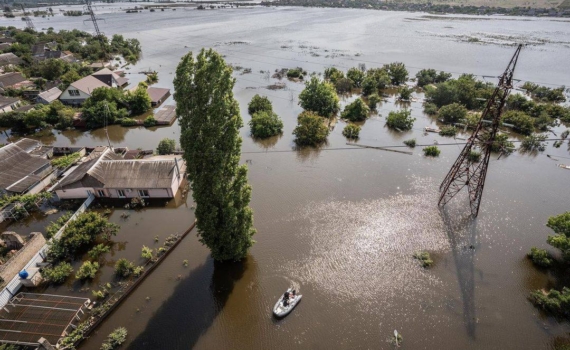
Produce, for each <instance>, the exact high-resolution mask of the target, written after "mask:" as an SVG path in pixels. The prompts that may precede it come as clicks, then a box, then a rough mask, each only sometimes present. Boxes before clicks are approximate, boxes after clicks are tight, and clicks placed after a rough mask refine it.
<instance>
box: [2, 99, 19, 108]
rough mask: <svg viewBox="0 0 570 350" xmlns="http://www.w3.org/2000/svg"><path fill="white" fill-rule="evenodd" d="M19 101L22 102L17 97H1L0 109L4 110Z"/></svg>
mask: <svg viewBox="0 0 570 350" xmlns="http://www.w3.org/2000/svg"><path fill="white" fill-rule="evenodd" d="M18 101H20V99H19V98H17V97H6V96H0V108H4V107H6V106H9V105H11V104H13V103H16V102H18Z"/></svg>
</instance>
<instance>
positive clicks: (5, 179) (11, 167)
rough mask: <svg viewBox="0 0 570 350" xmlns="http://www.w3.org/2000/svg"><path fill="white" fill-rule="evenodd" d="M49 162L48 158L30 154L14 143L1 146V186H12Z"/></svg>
mask: <svg viewBox="0 0 570 350" xmlns="http://www.w3.org/2000/svg"><path fill="white" fill-rule="evenodd" d="M48 164H49V161H48V160H46V159H43V158H40V157H33V156H31V155H29V154H28V153H27V152H26V151H24V150H23V149H21V148H20V147H18V145H16V144H14V143H11V144H8V145H6V146H4V147H2V148H0V188H3V189H6V188H8V187H10V186H12V185H13V184H14V183H16V182H18V181H20V180H22V179H23V178H25V177H26V176H29V175H33V174H34V173H35V172H37V171H39V170H40V169H42V168H44V167H45V166H46V165H48Z"/></svg>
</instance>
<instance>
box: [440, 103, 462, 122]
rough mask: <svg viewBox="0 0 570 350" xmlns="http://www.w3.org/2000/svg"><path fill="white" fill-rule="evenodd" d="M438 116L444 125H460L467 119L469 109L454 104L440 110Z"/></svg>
mask: <svg viewBox="0 0 570 350" xmlns="http://www.w3.org/2000/svg"><path fill="white" fill-rule="evenodd" d="M438 116H439V117H440V118H441V119H443V122H444V123H448V124H451V123H458V122H460V121H462V120H463V119H465V117H467V108H465V107H463V106H462V105H460V104H459V103H452V104H449V105H446V106H443V107H441V108H440V109H439V112H438Z"/></svg>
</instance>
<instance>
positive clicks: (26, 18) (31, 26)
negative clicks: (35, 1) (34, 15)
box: [20, 4, 36, 31]
mask: <svg viewBox="0 0 570 350" xmlns="http://www.w3.org/2000/svg"><path fill="white" fill-rule="evenodd" d="M20 6H22V11H23V12H24V20H25V21H26V27H28V28H30V29H31V30H33V31H35V30H36V27H35V26H34V23H33V22H32V19H31V18H30V16H28V14H27V13H26V9H25V8H24V5H22V4H20Z"/></svg>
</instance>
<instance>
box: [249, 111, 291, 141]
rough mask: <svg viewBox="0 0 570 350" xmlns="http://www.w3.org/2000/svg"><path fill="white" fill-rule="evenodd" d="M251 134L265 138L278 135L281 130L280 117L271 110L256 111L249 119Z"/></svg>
mask: <svg viewBox="0 0 570 350" xmlns="http://www.w3.org/2000/svg"><path fill="white" fill-rule="evenodd" d="M249 126H250V128H251V135H252V136H253V137H258V138H266V137H271V136H275V135H279V134H280V133H281V132H282V131H283V122H282V121H281V118H279V116H278V115H277V114H275V113H273V112H272V111H259V112H256V113H255V114H254V115H253V116H252V117H251V120H250V121H249Z"/></svg>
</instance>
